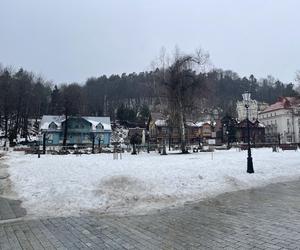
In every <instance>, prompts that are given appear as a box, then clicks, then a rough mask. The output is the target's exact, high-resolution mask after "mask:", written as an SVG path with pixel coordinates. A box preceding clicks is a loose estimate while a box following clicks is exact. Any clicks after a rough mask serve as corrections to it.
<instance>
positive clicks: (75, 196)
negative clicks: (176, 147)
mask: <svg viewBox="0 0 300 250" xmlns="http://www.w3.org/2000/svg"><path fill="white" fill-rule="evenodd" d="M299 154H300V153H299V151H297V152H295V151H284V152H282V151H281V152H279V153H274V152H272V150H271V149H253V163H254V169H255V174H247V173H246V164H247V152H246V151H241V152H238V151H236V150H235V149H232V150H229V151H216V152H215V153H213V157H212V153H194V154H188V155H180V154H169V155H167V156H161V155H158V154H157V153H154V152H152V153H150V154H147V153H141V154H138V155H130V154H126V153H125V154H123V155H122V160H113V155H112V154H97V155H82V156H75V155H41V158H40V159H38V158H37V156H36V155H24V154H22V153H20V152H10V153H8V154H7V156H6V164H8V165H9V168H8V171H9V175H10V179H11V181H12V184H13V188H14V191H15V192H16V193H17V194H18V196H19V197H18V198H19V199H21V200H23V206H24V207H25V208H26V209H27V212H28V213H29V214H31V215H35V216H67V215H79V214H82V213H89V212H97V213H121V214H122V213H145V212H147V211H151V210H153V209H160V208H165V207H170V206H177V205H182V204H184V203H185V202H194V201H198V200H201V199H204V198H206V197H212V196H215V195H218V194H220V193H224V192H229V191H235V190H240V189H249V188H253V187H259V186H263V185H266V184H269V183H272V182H281V181H287V180H295V179H298V178H299V177H300V157H299Z"/></svg>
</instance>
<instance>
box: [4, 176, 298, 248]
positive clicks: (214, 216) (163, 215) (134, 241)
mask: <svg viewBox="0 0 300 250" xmlns="http://www.w3.org/2000/svg"><path fill="white" fill-rule="evenodd" d="M7 202H8V204H12V205H11V207H14V205H13V204H15V203H14V202H15V201H13V202H11V201H7ZM0 203H1V204H2V203H3V199H1V200H0ZM3 204H5V202H4V203H3ZM19 205H20V204H18V205H17V206H16V207H19V208H20V206H19ZM0 211H1V208H0ZM17 211H19V210H18V209H17ZM19 212H20V211H19ZM23 212H24V211H23ZM17 213H18V212H17ZM20 213H22V212H20ZM0 214H1V213H0ZM15 214H16V212H15ZM1 216H2V215H1ZM25 218H26V217H25ZM0 246H1V249H300V180H298V181H294V182H288V183H278V184H271V185H268V186H266V187H263V188H258V189H252V190H244V191H238V192H233V193H226V194H223V195H220V196H218V197H216V198H213V199H208V200H205V201H202V202H199V203H197V204H188V205H186V206H185V207H182V208H176V209H168V210H164V211H160V212H157V213H153V214H148V215H140V216H125V217H124V216H123V217H117V216H97V215H94V216H82V217H67V218H47V219H35V220H32V219H31V220H29V219H23V220H20V221H16V222H9V221H2V223H0Z"/></svg>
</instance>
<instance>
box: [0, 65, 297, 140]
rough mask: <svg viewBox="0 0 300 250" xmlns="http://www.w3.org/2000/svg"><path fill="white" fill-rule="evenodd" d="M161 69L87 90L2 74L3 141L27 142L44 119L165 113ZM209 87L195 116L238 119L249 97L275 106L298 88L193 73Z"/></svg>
mask: <svg viewBox="0 0 300 250" xmlns="http://www.w3.org/2000/svg"><path fill="white" fill-rule="evenodd" d="M159 74H161V72H160V69H156V70H154V71H149V72H141V73H138V74H137V73H130V74H125V73H124V74H122V75H111V76H109V77H108V76H105V75H103V76H101V77H97V78H96V77H92V78H89V79H87V81H86V82H85V83H84V84H78V83H70V84H60V85H58V84H54V83H51V82H49V81H46V80H45V79H42V78H41V77H37V76H35V75H34V74H32V73H31V72H28V71H26V70H24V69H19V70H16V71H14V70H11V69H10V68H1V69H0V91H1V92H0V119H1V120H0V126H1V128H0V129H1V130H2V133H3V134H2V136H3V135H4V136H9V137H10V139H11V140H12V139H14V138H16V135H17V134H22V136H24V137H26V134H27V126H28V124H27V120H28V119H29V118H31V119H38V118H40V117H41V116H42V115H44V114H55V115H59V114H61V115H63V114H65V113H68V115H90V116H102V115H107V116H110V117H111V118H112V120H114V119H121V120H122V119H126V120H129V121H132V122H134V121H135V120H137V119H140V120H143V119H145V117H144V116H145V114H147V113H148V112H149V109H150V110H151V111H163V109H164V105H163V102H164V101H163V100H164V96H161V94H160V92H159V91H158V90H157V88H158V75H159ZM192 74H194V75H195V77H198V78H199V77H201V79H202V81H203V83H204V84H201V89H199V91H198V92H199V97H198V99H199V102H198V104H197V107H195V110H198V111H199V112H200V111H201V110H203V109H213V108H218V109H219V110H220V111H221V113H223V114H225V113H230V114H234V112H235V103H236V101H237V100H240V99H241V95H242V93H244V92H245V91H250V92H251V94H252V97H253V98H254V99H256V100H257V101H261V102H267V103H272V102H275V101H276V99H277V98H278V97H279V96H296V95H297V92H296V91H295V89H294V86H293V84H291V83H289V84H284V83H283V82H281V81H280V80H276V79H274V78H273V77H271V76H268V77H266V78H264V79H259V80H257V79H256V78H255V76H253V75H251V76H250V77H240V76H239V75H238V74H237V73H235V72H232V71H224V70H220V69H218V70H216V69H215V70H212V71H210V72H208V73H196V72H192Z"/></svg>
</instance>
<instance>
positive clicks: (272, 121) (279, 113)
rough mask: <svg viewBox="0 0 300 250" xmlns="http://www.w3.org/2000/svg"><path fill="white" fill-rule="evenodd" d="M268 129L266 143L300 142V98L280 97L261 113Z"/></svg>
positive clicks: (260, 116) (261, 119)
mask: <svg viewBox="0 0 300 250" xmlns="http://www.w3.org/2000/svg"><path fill="white" fill-rule="evenodd" d="M259 120H260V121H261V122H262V123H263V124H264V125H265V128H266V131H265V133H266V142H269V143H299V142H300V98H299V97H280V98H279V99H278V101H277V102H276V103H274V104H272V105H270V106H269V107H268V108H266V109H265V110H264V111H262V112H260V113H259Z"/></svg>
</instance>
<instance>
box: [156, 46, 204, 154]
mask: <svg viewBox="0 0 300 250" xmlns="http://www.w3.org/2000/svg"><path fill="white" fill-rule="evenodd" d="M208 59H209V55H208V53H204V52H203V51H202V50H198V51H196V53H194V54H192V55H187V54H181V53H180V51H179V50H178V49H176V51H175V57H174V61H173V63H172V64H171V65H170V66H169V67H168V68H161V70H160V74H159V75H160V83H161V87H162V88H161V95H165V96H166V97H167V100H168V115H169V118H170V120H171V121H172V124H173V125H174V126H176V127H178V128H179V134H180V142H181V151H182V153H187V149H186V127H185V122H186V113H187V112H189V111H190V110H191V108H192V106H193V100H194V97H195V96H196V93H197V91H198V90H200V89H201V86H200V85H201V83H203V82H204V80H203V74H201V73H200V72H201V71H203V69H204V66H205V64H206V63H207V62H208Z"/></svg>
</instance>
